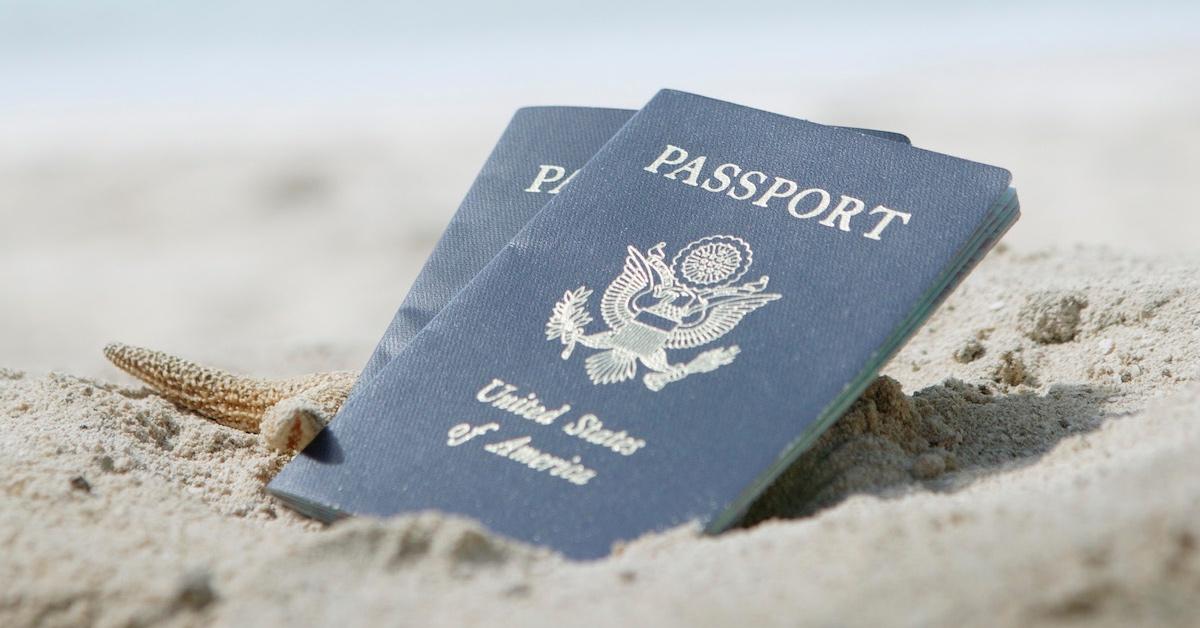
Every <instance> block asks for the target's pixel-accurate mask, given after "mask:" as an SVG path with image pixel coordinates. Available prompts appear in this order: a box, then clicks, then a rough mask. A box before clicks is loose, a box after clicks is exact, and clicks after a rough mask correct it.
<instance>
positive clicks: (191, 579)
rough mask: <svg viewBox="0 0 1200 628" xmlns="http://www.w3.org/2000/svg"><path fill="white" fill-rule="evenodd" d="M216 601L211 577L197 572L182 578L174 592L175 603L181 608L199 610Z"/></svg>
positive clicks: (203, 572)
mask: <svg viewBox="0 0 1200 628" xmlns="http://www.w3.org/2000/svg"><path fill="white" fill-rule="evenodd" d="M216 599H217V594H216V592H215V591H213V588H212V575H210V574H209V573H208V572H207V571H204V570H198V571H193V572H190V573H188V574H186V575H184V576H183V578H182V579H180V581H179V588H178V589H176V591H175V603H176V604H177V605H179V606H180V607H182V608H187V609H191V610H200V609H202V608H204V607H206V606H208V605H209V604H212V603H213V601H214V600H216Z"/></svg>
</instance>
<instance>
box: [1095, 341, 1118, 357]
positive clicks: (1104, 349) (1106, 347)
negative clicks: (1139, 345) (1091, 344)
mask: <svg viewBox="0 0 1200 628" xmlns="http://www.w3.org/2000/svg"><path fill="white" fill-rule="evenodd" d="M1115 346H1116V343H1114V342H1113V341H1112V338H1105V339H1103V340H1101V341H1100V343H1099V344H1097V345H1096V348H1097V349H1099V350H1100V353H1102V354H1104V355H1108V354H1110V353H1112V350H1113V347H1115Z"/></svg>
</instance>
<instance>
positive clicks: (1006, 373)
mask: <svg viewBox="0 0 1200 628" xmlns="http://www.w3.org/2000/svg"><path fill="white" fill-rule="evenodd" d="M992 381H994V382H996V383H997V384H1006V385H1008V386H1020V385H1021V384H1027V385H1029V386H1037V381H1036V379H1035V378H1034V377H1033V373H1032V372H1031V371H1030V370H1029V368H1028V367H1027V366H1025V361H1024V360H1022V359H1021V358H1020V356H1018V355H1017V354H1016V352H1013V351H1005V352H1004V354H1003V355H1001V356H1000V364H998V365H996V368H995V369H994V370H993V371H992Z"/></svg>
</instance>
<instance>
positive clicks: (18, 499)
mask: <svg viewBox="0 0 1200 628" xmlns="http://www.w3.org/2000/svg"><path fill="white" fill-rule="evenodd" d="M1190 58H1194V55H1193V56H1191V57H1189V56H1186V55H1181V54H1177V51H1168V52H1167V53H1166V54H1165V56H1163V55H1159V56H1153V55H1152V56H1150V57H1147V58H1142V59H1140V60H1137V59H1134V60H1133V61H1128V62H1127V63H1126V62H1125V61H1120V62H1115V61H1114V62H1112V63H1110V62H1109V61H1113V60H1112V59H1109V60H1108V61H1104V60H1103V59H1101V61H1103V62H1101V61H1097V60H1096V59H1084V58H1067V59H1065V60H1059V61H1058V62H1056V63H1057V65H1055V66H1054V69H1053V71H1051V70H1045V69H1044V68H1041V65H1043V64H1041V62H1040V61H1039V62H1038V63H1037V64H1033V63H1030V64H1028V65H1026V66H1024V67H1020V68H1017V69H1018V70H1020V71H1014V72H1013V73H1011V74H1010V76H1019V77H1020V78H1021V80H1020V81H1019V82H1017V83H1014V84H1013V85H1012V87H1011V89H1010V90H1008V91H1006V92H1005V93H1003V94H997V93H994V92H987V91H986V90H982V89H977V88H979V87H982V85H981V84H980V83H983V82H986V80H985V79H986V78H987V77H981V78H979V79H975V78H973V74H972V72H971V71H970V68H960V69H959V70H957V71H955V70H953V68H950V69H946V68H941V69H939V71H938V72H937V73H936V74H934V73H931V74H929V75H928V76H927V77H925V78H922V77H924V75H921V76H917V77H914V76H912V75H909V76H907V77H900V76H898V77H879V78H878V80H872V81H868V82H865V83H861V84H855V85H853V86H851V87H853V88H854V89H853V90H851V89H849V87H847V86H839V85H836V84H832V85H826V86H825V89H814V90H808V91H806V92H804V94H798V95H795V96H794V97H793V98H792V100H791V101H789V102H794V103H795V106H794V107H793V108H791V109H790V110H792V111H795V112H804V113H805V115H808V116H810V117H811V118H813V119H817V120H823V121H828V122H833V123H842V124H855V125H860V126H887V127H889V128H896V129H899V130H903V131H906V132H908V133H909V134H910V135H912V137H913V138H914V140H915V141H916V142H917V144H918V145H923V146H928V147H931V148H935V149H940V150H946V151H949V152H952V153H957V154H962V155H965V156H969V157H974V158H979V159H982V160H984V161H988V162H995V163H999V164H1002V165H1005V166H1007V167H1009V168H1011V169H1012V170H1013V171H1014V172H1015V173H1016V180H1017V183H1018V185H1019V187H1020V189H1021V193H1022V199H1023V206H1024V210H1025V213H1026V216H1025V218H1024V219H1023V220H1022V222H1021V223H1020V224H1019V225H1018V226H1017V227H1016V228H1015V229H1014V230H1013V232H1012V233H1011V234H1010V235H1009V236H1008V237H1007V238H1006V240H1005V242H1006V245H1005V246H1002V247H1001V249H1000V250H997V251H995V252H994V253H993V254H992V255H991V256H990V257H989V258H988V259H986V260H985V261H984V262H983V263H982V264H981V265H980V267H979V268H978V269H977V270H976V272H974V273H973V274H972V275H971V276H970V277H969V279H968V280H967V281H966V283H965V284H964V285H963V286H961V287H960V289H959V290H958V291H957V292H955V293H954V294H953V295H952V296H951V297H950V298H949V299H948V300H947V302H946V303H945V304H944V305H943V307H942V308H941V309H940V310H939V311H938V312H937V314H936V315H935V316H934V317H933V319H932V320H931V321H930V322H929V323H928V324H927V325H925V326H924V327H923V328H922V329H921V330H920V331H919V332H918V333H917V334H916V336H915V337H914V338H913V339H912V340H911V342H910V343H909V344H908V345H907V346H906V347H905V348H904V349H903V350H902V351H901V353H900V354H899V355H898V356H897V357H896V358H895V359H894V360H892V362H891V363H890V364H889V365H888V366H887V367H886V369H885V371H884V374H883V377H882V378H881V379H880V380H878V381H877V382H876V383H875V384H874V385H873V386H872V387H871V389H870V390H869V391H868V393H867V394H866V395H864V397H863V399H861V400H860V401H859V402H858V403H857V404H856V405H855V406H854V407H853V408H852V409H851V410H850V411H849V412H848V413H847V414H846V416H844V417H843V418H842V419H841V420H840V421H839V422H838V423H837V424H836V425H835V426H834V427H833V428H832V429H831V430H830V431H829V432H828V433H827V434H826V435H825V436H823V437H822V438H821V439H820V440H819V442H818V443H817V444H816V446H815V447H814V448H813V449H812V450H811V451H810V452H808V453H807V454H806V455H805V456H804V457H802V459H801V460H800V461H799V462H798V463H797V464H796V465H795V467H793V468H792V469H791V470H790V471H789V472H788V473H787V474H786V475H785V476H784V477H783V478H782V479H781V480H780V482H779V483H778V484H777V485H776V486H774V487H772V489H771V490H770V491H768V493H767V494H766V495H764V497H763V498H762V500H760V501H759V502H758V503H756V504H755V505H754V507H753V508H752V509H751V511H750V513H749V514H748V516H747V519H746V521H745V522H744V523H743V525H742V526H741V527H739V528H738V529H735V530H733V531H731V532H728V533H726V534H723V535H720V536H717V537H707V536H703V535H701V534H699V533H698V532H697V531H696V530H695V529H694V528H692V527H689V526H684V527H682V528H679V529H674V530H666V531H662V532H659V533H655V534H650V535H648V536H646V537H645V538H642V539H639V540H636V541H633V542H630V543H628V544H627V545H625V546H623V547H621V548H619V549H618V551H616V552H615V553H614V555H613V556H611V557H609V558H607V559H604V560H600V561H595V562H588V563H577V562H571V561H567V560H564V559H563V558H561V557H559V556H557V555H555V554H553V553H552V552H549V551H547V550H544V549H539V548H534V547H529V546H526V545H523V544H519V543H513V542H510V541H507V540H505V539H502V538H499V537H497V536H494V535H492V534H490V533H489V532H487V531H486V530H485V529H484V528H482V527H480V526H479V525H478V524H476V523H474V522H471V521H465V520H460V519H456V518H452V517H445V516H441V515H438V514H434V513H427V514H422V515H420V516H415V517H397V518H392V519H387V520H373V519H356V520H349V521H344V522H341V523H339V524H336V525H333V526H329V527H326V526H322V525H319V524H316V523H314V522H312V521H309V520H307V519H304V518H303V517H300V516H298V515H296V514H295V513H293V512H292V511H290V510H288V509H287V508H286V507H284V506H282V505H280V504H279V503H277V502H275V501H274V500H273V499H271V498H270V497H268V496H267V495H265V493H264V492H263V490H262V489H263V484H264V482H265V481H266V480H267V479H268V478H269V477H271V475H272V474H273V473H275V472H276V471H277V470H278V469H279V468H280V467H281V466H282V464H284V462H285V461H286V460H285V458H284V457H282V456H280V455H278V454H275V453H273V452H271V451H269V450H267V449H266V448H265V447H264V446H263V445H262V444H261V443H260V442H259V440H258V439H257V438H255V437H253V436H251V435H247V434H243V433H240V432H237V431H234V430H231V429H228V428H224V427H221V426H218V425H214V424H212V423H210V422H208V421H206V420H204V419H202V418H200V417H197V416H196V415H194V414H191V413H188V412H184V411H182V410H180V409H178V408H176V407H174V406H172V405H171V404H170V403H168V402H166V401H164V400H163V399H161V398H159V397H157V396H155V395H153V394H151V393H149V392H148V391H147V390H146V389H145V388H143V387H142V386H141V385H139V384H138V383H137V382H135V381H133V380H131V379H130V378H128V377H126V376H124V375H122V374H121V373H119V372H118V371H116V370H115V369H113V368H111V367H110V366H108V365H106V364H105V362H104V360H103V357H102V355H101V353H100V348H101V347H102V346H103V345H104V344H105V343H106V342H109V341H125V342H131V343H135V344H141V345H147V346H153V347H156V348H162V349H165V350H170V351H174V352H177V353H181V354H184V355H186V356H187V357H191V358H196V359H200V360H203V361H206V362H209V363H212V364H214V365H215V366H220V367H224V368H229V369H232V370H236V371H241V372H246V373H253V374H257V375H263V376H275V375H292V374H299V373H304V372H311V371H316V370H337V369H353V368H358V367H359V366H360V365H361V364H362V362H363V361H365V359H366V357H367V355H368V353H369V352H370V350H371V348H372V346H373V343H374V341H375V340H376V338H377V335H378V333H379V332H380V330H382V329H383V327H384V326H385V324H386V322H387V320H388V319H389V318H390V316H391V313H392V311H393V308H394V307H395V305H396V303H397V302H398V301H399V299H400V295H401V294H402V293H403V290H404V289H405V287H406V286H407V284H408V282H409V281H411V279H412V277H413V276H414V275H415V273H416V272H417V270H418V269H419V266H420V262H421V260H422V259H423V257H424V255H425V254H426V253H427V252H428V250H429V248H430V246H431V245H432V242H433V241H434V240H435V239H436V237H437V235H438V234H439V233H440V230H441V228H442V226H443V225H444V223H445V220H446V218H447V216H448V212H449V211H451V210H452V209H453V207H454V206H455V205H456V204H457V202H458V200H459V198H460V197H461V194H462V192H463V190H465V189H466V187H467V185H468V184H469V182H470V180H471V178H472V177H473V176H474V173H475V170H476V169H477V167H478V164H480V163H482V161H483V159H484V157H485V156H486V154H487V151H488V150H489V149H490V144H491V143H492V141H494V138H495V137H496V136H497V134H498V132H499V129H500V128H501V126H502V125H503V123H504V119H505V118H506V117H507V113H506V112H500V113H496V114H495V115H492V116H491V117H477V118H464V119H459V118H454V119H449V117H448V118H444V119H438V118H436V117H429V118H419V119H420V120H421V122H420V123H419V124H416V123H413V122H412V119H407V120H408V122H407V123H406V124H408V126H404V124H405V123H403V122H402V121H403V120H406V118H403V117H396V118H392V119H390V120H391V122H389V123H379V120H368V121H367V122H366V123H364V124H362V125H360V126H353V125H349V126H346V125H331V124H325V125H324V126H322V125H313V126H304V125H298V126H296V127H294V128H282V129H274V130H272V131H271V132H269V133H268V132H266V131H263V130H262V129H257V130H256V131H254V132H247V129H249V128H252V127H254V124H249V125H247V126H243V127H236V126H228V125H226V126H219V127H218V128H216V129H215V130H214V129H206V128H192V127H190V126H187V125H178V128H176V127H171V126H170V124H168V125H167V126H168V127H170V128H172V129H175V131H177V133H175V134H170V133H167V134H161V133H157V132H156V133H147V132H146V131H145V129H144V128H143V129H142V130H141V131H139V133H141V134H140V135H139V134H137V133H134V134H132V135H129V136H126V135H123V134H122V133H119V132H117V131H114V130H112V129H111V128H110V127H107V126H104V125H103V124H97V123H96V121H92V122H87V121H84V122H79V121H75V126H73V127H72V128H71V133H70V134H68V135H65V136H60V137H44V138H32V139H30V138H26V139H24V140H22V141H23V143H22V144H20V145H17V144H12V143H5V144H4V145H0V224H2V225H3V226H4V228H3V229H0V295H3V296H2V297H0V298H3V300H4V302H3V307H0V583H4V586H2V587H0V625H2V626H25V625H46V626H74V625H84V624H91V625H99V626H125V625H164V626H190V625H209V624H213V623H216V624H220V625H231V626H241V625H245V626H263V625H285V624H287V625H308V624H318V625H364V624H381V625H421V626H425V625H434V626H439V625H445V626H463V625H496V624H513V625H516V624H523V625H533V626H543V625H545V626H549V625H561V624H569V625H606V626H610V625H619V624H627V625H655V626H660V625H661V626H696V625H712V626H716V625H788V626H794V625H816V626H827V625H845V626H876V625H880V624H885V623H886V624H889V625H907V626H934V625H944V626H949V625H962V624H964V623H970V624H988V625H1008V626H1025V625H1078V624H1083V623H1086V624H1089V625H1092V624H1094V625H1111V626H1128V625H1200V619H1198V618H1200V481H1197V478H1200V456H1198V455H1197V454H1196V452H1197V451H1200V256H1198V255H1197V253H1198V252H1200V251H1198V250H1197V248H1196V246H1195V237H1196V233H1197V228H1200V212H1196V211H1194V209H1196V208H1195V207H1194V203H1192V205H1193V207H1189V206H1188V205H1187V203H1188V202H1190V201H1188V200H1187V199H1190V198H1191V197H1192V196H1194V194H1193V192H1194V181H1193V175H1192V174H1191V173H1194V172H1195V171H1196V165H1197V164H1198V163H1200V160H1198V157H1200V153H1197V152H1196V148H1195V147H1196V146H1200V142H1198V141H1197V140H1200V127H1198V126H1197V124H1196V117H1195V111H1196V110H1197V106H1198V105H1200V86H1198V84H1197V83H1196V80H1195V76H1196V75H1195V71H1194V65H1190V64H1189V63H1187V60H1188V59H1190ZM1035 65H1036V66H1038V67H1033V66H1035ZM1100 67H1103V68H1106V69H1110V70H1112V71H1114V72H1120V73H1122V75H1123V76H1124V80H1123V81H1121V82H1114V81H1112V80H1111V76H1110V75H1109V73H1107V72H1100V71H1097V70H1095V68H1100ZM1042 70H1045V71H1042ZM1064 76H1070V77H1071V82H1070V83H1069V85H1070V89H1069V90H1068V89H1062V88H1060V86H1061V85H1063V84H1064V83H1063V82H1062V81H1063V77H1064ZM914 86H915V87H914ZM1143 87H1144V88H1145V89H1142V88H1143ZM905 90H908V91H905ZM951 92H953V93H951ZM851 93H853V94H854V98H850V97H849V96H844V97H838V96H837V94H851ZM893 94H907V95H908V96H909V97H908V98H892V97H891V96H892V95H893ZM717 95H720V94H717ZM728 95H729V96H730V97H733V96H735V94H728ZM831 95H832V96H831ZM761 96H763V97H764V98H767V99H768V101H769V102H768V103H767V104H771V103H772V102H774V103H776V104H777V103H778V102H779V100H778V99H779V98H782V97H780V96H779V95H778V94H774V95H773V96H772V94H770V93H767V94H765V95H761ZM885 96H887V97H886V98H885ZM770 98H776V100H774V101H770ZM738 99H739V100H741V101H743V102H750V103H754V102H757V101H758V99H757V98H756V96H755V94H750V93H743V94H740V96H738ZM785 100H786V99H785ZM609 104H613V105H624V104H634V103H622V102H614V103H609ZM775 108H776V109H780V110H787V108H786V107H780V106H775ZM463 111H464V110H462V109H460V110H456V111H455V112H454V115H455V116H459V115H461V114H462V113H463ZM427 113H428V112H427ZM431 115H432V114H431ZM489 115H490V114H489ZM9 122H10V121H0V125H2V124H9ZM55 122H56V123H57V121H55ZM136 122H137V124H141V125H143V126H148V125H150V122H148V121H146V120H136ZM137 124H135V125H134V126H137ZM14 125H15V123H12V124H9V126H14ZM389 125H390V126H389ZM185 126H187V130H186V131H180V130H179V129H181V128H184V127H185ZM418 127H420V128H418ZM447 128H453V129H455V132H454V133H452V134H449V135H447V133H446V132H445V129H447ZM439 129H440V130H439ZM102 131H107V132H108V133H107V134H106V133H105V132H102ZM435 149H436V150H435ZM416 156H419V157H421V159H418V158H417V157H416ZM1189 210H1192V211H1189ZM364 225H369V228H368V227H364Z"/></svg>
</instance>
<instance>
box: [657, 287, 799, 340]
mask: <svg viewBox="0 0 1200 628" xmlns="http://www.w3.org/2000/svg"><path fill="white" fill-rule="evenodd" d="M781 296H782V295H779V294H771V293H759V294H747V295H739V296H735V297H731V298H729V299H726V300H724V301H721V302H719V303H716V304H713V305H711V306H709V308H708V312H706V315H705V316H704V318H701V319H700V320H699V322H696V323H694V324H692V325H681V326H679V327H676V328H675V331H673V332H671V336H670V337H669V338H667V342H666V348H667V349H690V348H692V347H699V346H700V345H705V344H708V343H710V342H712V341H714V340H716V339H717V338H720V337H721V336H724V335H725V334H727V333H729V331H730V330H732V329H733V328H734V327H737V324H738V323H740V322H741V321H742V318H743V317H745V316H746V315H747V314H749V313H750V312H753V311H754V310H757V309H758V308H760V307H762V306H764V305H766V304H768V303H770V302H771V301H774V300H775V299H778V298H779V297H781Z"/></svg>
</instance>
